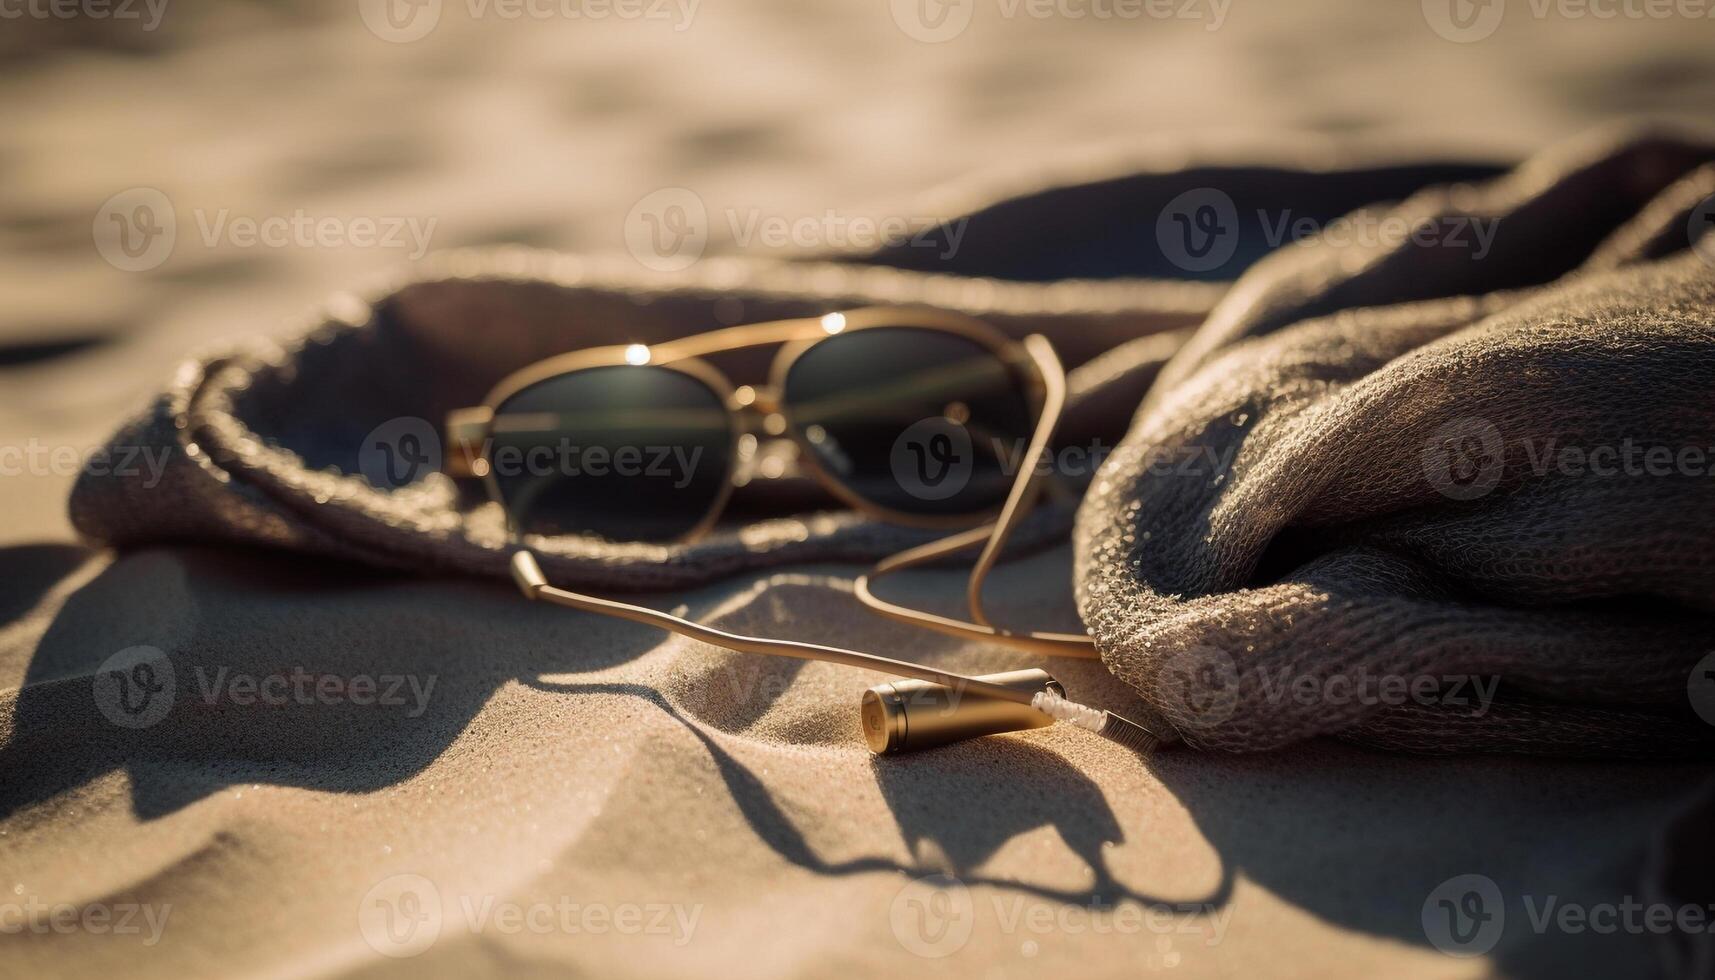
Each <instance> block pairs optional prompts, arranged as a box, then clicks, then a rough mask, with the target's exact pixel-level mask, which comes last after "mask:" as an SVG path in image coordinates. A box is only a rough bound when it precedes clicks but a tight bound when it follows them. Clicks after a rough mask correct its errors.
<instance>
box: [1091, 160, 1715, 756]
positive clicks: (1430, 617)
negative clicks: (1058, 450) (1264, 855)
mask: <svg viewBox="0 0 1715 980" xmlns="http://www.w3.org/2000/svg"><path fill="white" fill-rule="evenodd" d="M1710 159H1711V154H1710V150H1709V149H1708V148H1707V147H1702V146H1696V145H1691V144H1687V143H1679V142H1674V141H1671V140H1637V141H1632V142H1629V143H1626V144H1623V145H1618V146H1616V145H1612V144H1607V143H1604V144H1599V145H1590V144H1586V145H1583V146H1578V147H1570V148H1567V149H1566V150H1563V151H1561V152H1558V153H1555V154H1551V155H1548V156H1545V157H1543V158H1541V159H1538V160H1535V161H1532V162H1531V163H1529V164H1527V165H1525V166H1523V167H1521V168H1520V169H1518V170H1517V171H1516V172H1514V173H1512V174H1510V175H1508V176H1506V177H1504V178H1501V179H1498V180H1495V181H1492V182H1488V183H1485V184H1482V185H1475V186H1473V185H1466V186H1452V187H1445V188H1436V189H1431V190H1426V191H1424V192H1422V193H1419V194H1417V195H1414V196H1412V197H1411V198H1409V199H1408V200H1406V201H1405V202H1404V203H1402V204H1400V205H1398V206H1397V207H1394V208H1390V209H1385V210H1380V211H1376V212H1370V213H1367V214H1360V215H1359V216H1358V217H1357V218H1356V219H1354V220H1353V221H1352V222H1351V223H1350V227H1349V228H1346V229H1344V230H1337V229H1335V228H1332V227H1330V228H1329V229H1327V230H1326V233H1325V234H1323V235H1320V236H1318V237H1316V238H1312V239H1309V240H1306V241H1304V242H1302V243H1300V244H1297V245H1292V246H1289V247H1286V248H1283V249H1281V250H1280V251H1279V252H1277V253H1275V254H1273V255H1271V256H1269V257H1268V258H1267V259H1265V260H1263V261H1262V262H1261V263H1259V264H1258V265H1256V266H1255V267H1253V268H1252V269H1251V270H1250V271H1249V272H1248V273H1247V274H1246V275H1245V276H1244V277H1243V278H1242V279H1240V281H1239V282H1238V283H1237V284H1236V285H1235V286H1234V287H1233V289H1232V291H1231V292H1230V293H1228V295H1227V296H1226V297H1225V299H1224V300H1223V301H1222V302H1221V304H1220V305H1219V306H1218V307H1217V309H1216V310H1215V311H1214V312H1213V313H1212V314H1211V315H1210V317H1209V318H1208V320H1207V322H1205V323H1204V324H1203V325H1202V327H1201V328H1200V329H1199V330H1198V331H1197V332H1196V334H1195V335H1194V336H1193V337H1192V338H1191V339H1190V340H1189V341H1188V342H1187V343H1186V345H1185V346H1184V347H1183V348H1182V349H1181V350H1180V351H1179V352H1178V354H1177V355H1176V356H1175V357H1174V358H1173V359H1172V360H1171V361H1170V362H1169V363H1168V364H1167V365H1166V366H1165V367H1164V368H1163V369H1162V371H1161V373H1160V378H1159V380H1158V382H1157V384H1156V385H1155V387H1154V389H1153V390H1152V391H1151V393H1150V395H1149V396H1148V398H1147V399H1146V400H1145V402H1144V404H1143V406H1142V408H1141V409H1140V411H1139V412H1138V414H1137V416H1136V418H1135V420H1134V422H1133V424H1132V427H1131V431H1130V433H1129V434H1128V435H1127V436H1126V438H1125V440H1124V442H1123V444H1122V445H1121V446H1120V448H1119V450H1118V451H1117V452H1116V453H1115V454H1114V457H1113V459H1112V460H1111V462H1110V465H1109V466H1108V468H1106V469H1104V470H1103V471H1102V473H1101V475H1100V477H1099V479H1098V480H1097V482H1096V484H1095V486H1094V487H1093V488H1092V491H1091V492H1090V493H1089V495H1088V496H1087V497H1086V499H1085V502H1084V504H1083V507H1082V510H1081V511H1080V513H1079V515H1078V521H1077V572H1076V575H1077V578H1076V581H1077V587H1078V593H1079V601H1080V609H1081V612H1082V615H1083V617H1084V620H1085V622H1086V623H1087V624H1088V625H1089V626H1090V627H1091V629H1092V630H1093V632H1094V635H1095V637H1096V640H1097V643H1098V645H1099V647H1100V649H1101V652H1102V656H1103V658H1104V659H1105V661H1106V662H1107V663H1108V665H1109V666H1110V667H1111V668H1112V669H1113V671H1114V672H1115V673H1116V674H1118V675H1119V676H1120V677H1121V678H1123V679H1124V680H1126V681H1127V682H1128V683H1130V684H1131V685H1132V686H1134V687H1135V688H1136V689H1137V690H1138V691H1139V693H1140V694H1141V695H1142V696H1143V698H1144V699H1145V701H1146V702H1148V704H1149V705H1150V706H1151V707H1152V708H1153V709H1155V710H1156V711H1157V712H1159V713H1160V715H1161V716H1162V717H1163V719H1165V720H1166V721H1167V722H1168V723H1170V724H1171V726H1172V727H1173V728H1174V729H1176V730H1177V731H1178V732H1179V734H1180V735H1181V736H1182V737H1183V738H1184V739H1185V740H1186V741H1187V742H1189V743H1190V744H1192V745H1195V746H1198V747H1203V748H1215V749H1226V750H1233V751H1250V750H1261V749H1269V748H1273V747H1276V746H1279V745H1282V744H1285V743H1288V742H1292V741H1295V740H1298V739H1302V738H1305V737H1308V736H1313V735H1319V734H1335V735H1338V736H1339V737H1342V738H1345V739H1349V740H1352V741H1356V742H1361V743H1365V744H1369V745H1374V746H1379V747H1386V748H1395V749H1407V750H1411V751H1422V752H1455V751H1508V752H1521V751H1522V752H1554V753H1575V754H1591V755H1625V756H1639V757H1660V756H1663V755H1678V754H1708V753H1709V752H1710V751H1711V749H1712V748H1715V739H1712V738H1711V736H1712V734H1715V728H1712V727H1711V726H1712V724H1715V673H1712V674H1710V675H1709V676H1708V677H1705V676H1704V670H1703V669H1701V668H1700V669H1699V670H1697V671H1695V672H1694V670H1693V667H1694V665H1697V664H1698V663H1699V661H1703V667H1704V668H1709V667H1715V657H1711V659H1709V660H1704V658H1705V657H1706V656H1711V652H1712V651H1715V234H1709V235H1707V236H1703V237H1701V238H1699V237H1696V236H1702V235H1703V231H1704V229H1705V227H1707V226H1708V223H1709V215H1710V212H1711V205H1712V204H1715V197H1712V195H1715V167H1712V166H1710V165H1709V163H1708V161H1709V160H1710ZM1390 220H1397V224H1396V225H1395V227H1397V228H1402V229H1404V230H1405V232H1407V233H1405V234H1403V235H1400V236H1393V237H1389V236H1388V235H1386V234H1385V232H1384V231H1378V232H1377V234H1376V235H1374V236H1369V237H1366V236H1365V235H1364V234H1363V230H1364V229H1365V228H1377V229H1385V228H1386V227H1387V223H1388V222H1389V221H1390ZM1480 234H1486V235H1488V236H1489V238H1488V239H1487V244H1485V243H1484V241H1483V240H1482V239H1481V238H1480V237H1479V235H1480ZM1455 236H1458V237H1457V238H1456V237H1455ZM1694 242H1700V244H1699V245H1697V246H1696V247H1693V243H1694ZM1688 694H1689V696H1688ZM1694 707H1695V708H1697V709H1700V710H1701V711H1702V712H1704V714H1705V717H1706V718H1707V722H1706V721H1705V720H1704V719H1703V718H1700V717H1699V716H1698V714H1697V712H1696V711H1695V710H1694Z"/></svg>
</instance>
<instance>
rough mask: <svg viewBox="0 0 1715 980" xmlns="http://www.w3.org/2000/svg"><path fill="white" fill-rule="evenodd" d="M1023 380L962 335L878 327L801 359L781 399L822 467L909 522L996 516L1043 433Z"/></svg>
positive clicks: (825, 343) (828, 343)
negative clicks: (1018, 465) (1035, 433)
mask: <svg viewBox="0 0 1715 980" xmlns="http://www.w3.org/2000/svg"><path fill="white" fill-rule="evenodd" d="M1027 391H1028V388H1027V387H1026V379H1025V377H1024V376H1023V375H1021V374H1020V373H1019V372H1018V371H1017V370H1015V369H1014V368H1013V367H1011V366H1010V365H1008V364H1007V363H1006V362H1005V361H1004V360H1002V359H1001V358H1000V357H999V356H998V355H996V354H995V353H994V352H993V351H991V350H989V349H988V348H987V347H985V346H983V345H982V344H979V343H977V342H975V341H973V340H967V339H965V338H964V337H961V336H959V335H957V334H950V333H944V332H941V331H938V330H925V329H920V328H916V327H876V328H872V329H868V330H854V331H852V332H851V333H849V334H841V335H838V336H834V337H830V338H828V339H827V340H824V341H822V342H820V343H818V344H816V345H815V346H814V347H812V348H810V349H809V350H808V351H806V352H805V353H804V355H803V356H802V357H800V358H798V359H797V361H795V362H794V363H793V365H792V368H791V370H790V371H789V372H787V375H786V384H785V391H784V392H783V393H782V394H783V398H784V401H785V405H786V410H787V412H788V414H789V415H790V417H791V419H792V421H793V423H794V424H795V425H797V426H798V427H799V430H800V431H801V432H802V433H803V434H804V436H805V438H806V440H807V441H808V442H809V443H810V446H811V449H812V451H813V452H814V453H815V456H816V460H817V462H819V463H820V464H821V465H822V468H823V469H824V470H826V471H827V472H828V473H830V474H832V475H834V476H835V477H836V478H837V479H839V480H840V481H841V482H842V483H844V484H845V485H846V486H847V487H848V488H850V489H851V490H852V491H853V492H855V493H857V494H858V495H859V496H861V497H863V498H864V499H865V500H868V501H870V502H872V503H876V504H880V505H881V506H883V507H888V508H892V509H894V510H899V511H905V512H907V513H912V514H923V515H947V514H969V513H975V512H978V511H983V510H987V509H989V508H992V507H996V506H999V505H1000V503H1001V502H1002V501H1004V500H1005V499H1006V494H1007V491H1008V490H1009V489H1010V488H1011V486H1012V478H1013V475H1014V474H1015V473H1016V469H1015V466H1014V462H1013V461H1014V460H1016V459H1018V458H1019V457H1020V456H1022V455H1023V453H1024V450H1025V448H1026V446H1027V445H1028V443H1029V439H1030V432H1031V428H1032V427H1033V425H1034V423H1035V419H1034V417H1033V413H1032V410H1031V407H1030V402H1029V399H1028V396H1027V394H1026V392H1027Z"/></svg>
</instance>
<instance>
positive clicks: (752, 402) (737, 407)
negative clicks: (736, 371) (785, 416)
mask: <svg viewBox="0 0 1715 980" xmlns="http://www.w3.org/2000/svg"><path fill="white" fill-rule="evenodd" d="M727 405H728V407H729V408H731V409H732V410H733V411H734V412H741V413H742V412H754V413H756V414H757V415H761V416H769V415H773V414H775V413H777V412H779V411H780V392H779V391H778V390H776V389H775V388H773V387H770V386H768V385H740V386H739V387H738V388H737V389H735V390H734V391H733V393H732V398H730V399H729V400H728V403H727Z"/></svg>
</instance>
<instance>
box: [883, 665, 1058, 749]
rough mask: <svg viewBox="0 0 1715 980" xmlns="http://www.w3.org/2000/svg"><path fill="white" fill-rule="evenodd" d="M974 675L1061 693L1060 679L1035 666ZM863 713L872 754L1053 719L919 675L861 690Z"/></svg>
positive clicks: (1047, 722) (1037, 724)
mask: <svg viewBox="0 0 1715 980" xmlns="http://www.w3.org/2000/svg"><path fill="white" fill-rule="evenodd" d="M978 676H979V677H980V678H981V679H982V680H985V681H988V682H990V683H992V684H1000V685H1002V686H1005V687H1010V688H1013V689H1014V690H1019V691H1032V692H1034V691H1041V690H1049V691H1053V692H1054V693H1055V694H1058V695H1060V696H1061V697H1064V696H1065V695H1066V690H1065V688H1063V687H1061V686H1060V682H1059V681H1057V680H1055V679H1054V678H1053V676H1052V675H1050V674H1049V673H1048V672H1047V671H1045V670H1042V669H1040V668H1036V667H1031V668H1029V669H1028V670H1011V671H1007V672H1006V673H1004V674H983V675H978ZM862 715H863V737H864V740H865V741H867V742H869V750H870V751H871V752H874V753H875V754H876V755H883V754H893V753H896V752H915V751H916V750H918V749H927V748H931V747H933V746H936V745H946V744H947V743H948V742H958V741H961V740H963V739H967V738H975V737H977V736H978V735H995V734H998V733H1000V732H1017V731H1023V730H1024V729H1027V728H1044V727H1047V726H1048V725H1052V724H1054V719H1052V718H1050V717H1048V716H1047V715H1045V714H1043V713H1042V712H1040V711H1037V710H1036V709H1035V708H1032V707H1031V706H1029V705H1027V704H1019V703H1017V702H1015V701H1003V700H1001V699H1000V698H996V697H990V696H987V695H982V694H974V693H971V692H968V691H967V692H961V691H956V690H954V689H953V688H950V687H947V686H946V685H944V684H931V683H929V682H928V681H918V680H900V681H889V682H888V683H886V684H877V685H876V686H874V687H872V688H870V689H869V690H867V691H865V692H863V711H862Z"/></svg>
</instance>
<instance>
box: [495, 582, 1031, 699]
mask: <svg viewBox="0 0 1715 980" xmlns="http://www.w3.org/2000/svg"><path fill="white" fill-rule="evenodd" d="M512 580H513V581H514V582H516V583H517V584H518V588H519V590H520V591H522V592H523V593H524V596H525V598H528V599H541V600H543V601H545V602H551V603H553V604H555V605H558V606H566V607H568V608H571V609H578V610H582V611H583V612H590V613H595V614H597V615H601V616H612V617H615V618H617V619H624V620H629V621H630V622H633V623H642V624H643V625H645V626H653V627H656V628H657V629H664V630H667V631H668V632H670V633H677V634H679V635H680V636H687V637H690V638H691V639H693V640H701V641H702V642H704V643H708V644H712V645H714V646H718V647H723V648H725V649H727V650H735V651H737V652H739V653H757V654H762V655H764V656H771V657H790V658H793V659H795V660H817V661H821V662H822V663H831V664H842V665H844V666H847V667H861V668H863V669H865V670H875V671H880V672H881V673H884V674H891V675H893V676H896V677H909V678H913V679H915V680H920V681H928V682H929V683H931V684H940V685H943V686H945V687H949V688H952V689H953V690H955V691H963V692H969V693H973V694H978V695H986V696H988V697H993V698H999V699H1000V700H1003V701H1011V702H1014V703H1016V704H1030V703H1031V698H1032V696H1033V693H1034V692H1032V691H1024V690H1017V689H1014V688H1010V687H1006V686H1003V685H1000V684H993V683H990V682H988V681H985V680H981V679H979V678H975V677H966V676H964V675H962V674H953V673H949V672H947V671H944V670H936V669H935V668H933V667H926V666H924V665H922V664H914V663H911V662H909V661H905V660H893V659H890V658H888V657H880V656H876V655H875V654H870V653H859V652H857V651H856V650H842V649H840V648H839V647H829V646H822V645H820V644H816V643H799V642H796V641H793V640H770V639H766V638H764V637H759V636H744V635H742V634H738V633H728V632H727V631H725V630H719V629H715V628H714V627H712V626H704V625H703V624H701V623H696V622H692V621H691V620H688V619H682V618H680V617H678V616H674V615H672V614H671V613H664V612H661V611H660V610H657V609H650V608H648V607H646V606H634V605H631V604H630V603H626V602H618V601H615V600H613V599H602V598H598V597H596V596H589V595H582V594H580V593H577V592H569V591H567V590H565V589H557V588H555V587H553V586H551V585H549V584H548V579H547V576H545V575H544V574H543V573H542V566H541V565H540V564H539V563H538V562H537V561H536V556H535V555H534V554H532V553H531V552H530V551H529V549H527V548H519V549H518V550H517V551H515V552H513V554H512Z"/></svg>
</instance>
